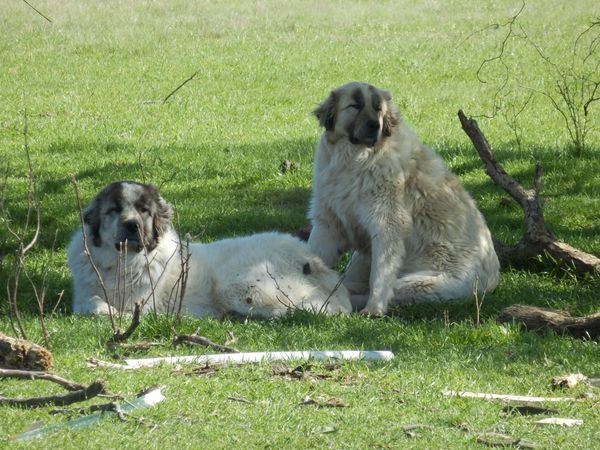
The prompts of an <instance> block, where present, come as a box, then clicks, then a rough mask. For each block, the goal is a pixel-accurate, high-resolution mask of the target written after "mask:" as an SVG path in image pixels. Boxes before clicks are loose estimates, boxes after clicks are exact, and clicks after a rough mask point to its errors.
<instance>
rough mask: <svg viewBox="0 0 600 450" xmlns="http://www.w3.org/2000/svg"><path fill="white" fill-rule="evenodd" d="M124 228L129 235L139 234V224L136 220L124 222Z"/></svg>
mask: <svg viewBox="0 0 600 450" xmlns="http://www.w3.org/2000/svg"><path fill="white" fill-rule="evenodd" d="M123 227H124V228H125V229H126V230H127V231H128V232H129V233H137V230H138V223H137V221H135V220H126V221H124V222H123Z"/></svg>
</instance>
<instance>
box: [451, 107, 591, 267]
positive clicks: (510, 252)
mask: <svg viewBox="0 0 600 450" xmlns="http://www.w3.org/2000/svg"><path fill="white" fill-rule="evenodd" d="M458 118H459V120H460V123H461V125H462V128H463V130H464V131H465V133H466V134H467V136H469V138H470V139H471V142H472V143H473V146H474V147H475V149H476V150H477V153H478V154H479V157H480V158H481V160H482V161H483V163H484V166H485V171H486V173H487V174H488V175H489V176H490V178H491V179H492V181H493V182H494V183H495V184H496V185H497V186H499V187H501V188H502V189H504V190H505V191H506V192H508V193H509V195H510V196H511V197H513V199H514V200H515V201H516V202H517V203H519V205H521V208H522V209H523V213H524V216H525V233H524V235H523V237H521V239H520V241H519V242H518V243H517V244H516V245H515V246H508V245H506V244H504V243H502V242H500V241H497V240H494V245H495V247H496V253H497V254H498V257H499V258H500V259H501V260H502V261H504V262H509V263H517V264H522V263H523V262H525V261H527V260H528V259H530V258H533V257H536V256H543V257H550V259H551V260H552V261H555V262H557V263H558V264H559V265H560V266H562V267H565V268H567V269H569V270H571V269H574V270H575V273H576V274H578V275H582V274H585V273H594V274H596V273H600V259H598V258H597V257H596V256H594V255H591V254H589V253H585V252H582V251H581V250H578V249H576V248H573V247H571V246H570V245H568V244H566V243H564V242H560V241H557V240H555V239H554V236H553V235H552V233H551V232H550V231H549V230H548V228H547V227H546V223H545V221H544V212H543V205H542V201H541V199H540V197H539V191H540V186H541V176H542V168H541V166H540V165H539V164H537V165H536V168H535V173H534V180H533V188H532V189H524V188H523V187H522V186H521V185H520V184H519V183H518V182H517V181H516V180H515V179H514V178H513V177H511V176H510V175H508V173H506V171H505V170H504V168H503V167H502V166H501V165H500V164H499V163H498V162H497V161H496V159H495V158H494V155H493V153H492V149H491V147H490V145H489V143H488V141H487V139H486V137H485V136H484V134H483V133H482V132H481V130H480V129H479V126H478V125H477V122H476V121H475V120H474V119H467V117H466V116H465V114H464V113H463V112H462V110H460V111H459V112H458Z"/></svg>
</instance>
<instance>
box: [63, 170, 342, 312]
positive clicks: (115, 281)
mask: <svg viewBox="0 0 600 450" xmlns="http://www.w3.org/2000/svg"><path fill="white" fill-rule="evenodd" d="M171 216H172V210H171V207H170V205H169V204H168V203H166V202H165V201H164V200H163V199H162V197H161V196H160V195H159V193H158V190H157V189H156V188H155V187H154V186H152V185H146V184H139V183H135V182H129V181H119V182H115V183H112V184H110V185H108V186H106V187H105V188H104V189H102V190H101V191H100V192H99V193H98V195H97V196H96V198H95V199H94V200H93V201H92V203H91V204H90V205H89V206H88V207H87V208H86V210H85V213H84V230H85V234H86V240H85V241H86V242H85V243H87V248H88V249H89V255H90V256H91V259H92V261H93V262H94V265H95V266H96V267H97V269H98V273H99V275H100V276H101V279H102V282H103V284H104V289H103V287H102V284H101V283H100V282H99V280H98V275H97V274H96V272H95V270H94V267H93V265H92V264H91V263H90V258H89V257H88V256H87V255H86V253H85V243H84V237H83V233H82V232H81V231H78V232H76V233H75V234H74V235H73V237H72V240H71V243H70V245H69V249H68V262H69V266H70V268H71V271H72V273H73V312H75V313H92V314H96V313H100V314H107V313H109V304H110V307H111V308H114V310H113V311H125V312H131V311H132V310H133V307H134V304H135V302H138V301H141V302H143V305H144V306H143V311H149V310H152V309H154V310H155V311H156V312H159V313H160V312H172V311H177V308H178V304H179V303H178V301H179V293H180V292H181V285H182V273H185V272H186V271H182V267H184V266H187V269H188V270H187V282H186V283H185V285H186V287H185V291H184V292H185V294H184V295H183V301H182V311H183V312H184V313H187V314H191V315H194V316H197V317H203V316H214V317H222V316H225V315H229V314H234V315H243V316H251V317H261V318H269V317H276V316H280V315H283V314H285V313H286V312H288V310H290V309H295V308H298V309H305V310H310V311H316V312H324V313H328V314H332V313H349V312H350V311H351V305H350V300H349V294H348V291H347V290H346V288H345V287H344V286H341V285H340V283H339V277H338V274H337V273H336V272H335V271H333V270H332V269H329V268H328V267H327V266H326V265H325V264H324V263H323V261H321V259H320V258H319V257H318V256H316V255H314V254H313V253H311V252H310V251H309V249H308V246H307V245H306V244H305V243H303V242H301V241H300V240H298V239H296V238H294V237H292V236H290V235H286V234H280V233H262V234H257V235H254V236H248V237H242V238H235V239H226V240H223V241H218V242H214V243H211V244H199V243H193V244H190V245H189V254H190V255H189V260H188V261H189V262H188V264H183V261H185V260H186V259H187V251H186V243H185V242H184V243H181V242H180V240H179V238H178V236H177V234H176V233H175V231H174V230H173V228H172V225H171ZM105 291H106V294H105ZM107 297H108V302H107V301H106V300H105V299H106V298H107Z"/></svg>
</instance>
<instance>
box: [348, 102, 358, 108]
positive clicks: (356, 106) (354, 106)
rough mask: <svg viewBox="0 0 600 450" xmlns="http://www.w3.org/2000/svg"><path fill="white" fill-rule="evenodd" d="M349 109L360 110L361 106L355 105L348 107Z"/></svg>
mask: <svg viewBox="0 0 600 450" xmlns="http://www.w3.org/2000/svg"><path fill="white" fill-rule="evenodd" d="M348 108H352V109H360V105H359V104H358V103H353V104H352V105H348Z"/></svg>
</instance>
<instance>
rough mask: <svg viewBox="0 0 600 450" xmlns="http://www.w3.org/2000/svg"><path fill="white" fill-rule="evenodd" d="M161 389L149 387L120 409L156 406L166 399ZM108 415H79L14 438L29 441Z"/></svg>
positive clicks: (122, 410) (79, 426)
mask: <svg viewBox="0 0 600 450" xmlns="http://www.w3.org/2000/svg"><path fill="white" fill-rule="evenodd" d="M161 389H162V387H160V386H155V387H152V388H149V389H147V390H146V391H144V392H142V393H141V394H140V395H139V396H138V397H137V398H135V399H133V400H129V401H126V402H123V403H122V404H121V405H119V409H120V411H121V412H122V413H128V412H130V411H133V410H135V409H140V408H146V407H149V406H154V405H156V404H157V403H160V402H162V401H163V400H164V399H165V397H164V396H163V394H162V392H161ZM106 415H107V414H106V412H97V413H94V414H90V415H88V416H84V417H78V418H77V419H72V420H69V421H67V422H65V423H63V424H57V425H50V426H48V427H45V428H34V429H32V430H28V431H25V432H24V433H21V434H19V435H17V436H15V437H14V438H13V439H14V440H15V441H28V440H30V439H35V438H39V437H43V436H46V435H48V434H50V433H52V432H54V431H57V430H61V429H64V428H70V429H78V428H85V427H89V426H90V425H93V424H95V423H97V422H99V421H100V419H102V418H103V417H105V416H106Z"/></svg>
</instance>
